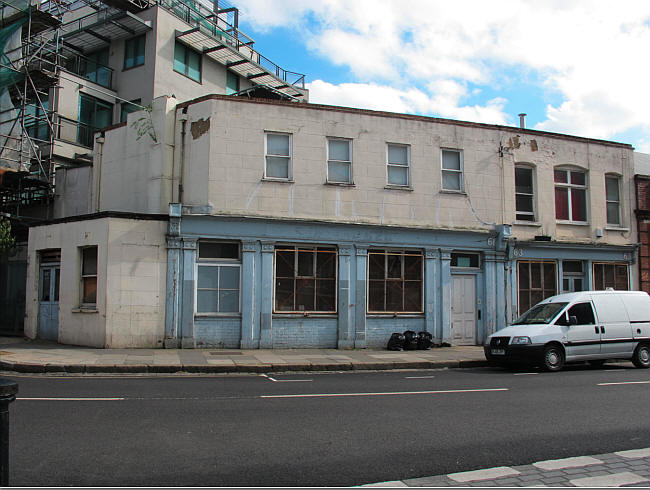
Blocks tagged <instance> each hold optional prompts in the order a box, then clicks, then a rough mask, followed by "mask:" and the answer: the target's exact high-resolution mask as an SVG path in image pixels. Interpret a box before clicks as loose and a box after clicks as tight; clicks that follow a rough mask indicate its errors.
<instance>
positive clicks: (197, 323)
mask: <svg viewBox="0 0 650 490" xmlns="http://www.w3.org/2000/svg"><path fill="white" fill-rule="evenodd" d="M194 339H195V340H196V346H197V347H198V348H202V347H215V348H219V349H239V340H240V339H241V320H240V319H239V318H197V319H195V320H194Z"/></svg>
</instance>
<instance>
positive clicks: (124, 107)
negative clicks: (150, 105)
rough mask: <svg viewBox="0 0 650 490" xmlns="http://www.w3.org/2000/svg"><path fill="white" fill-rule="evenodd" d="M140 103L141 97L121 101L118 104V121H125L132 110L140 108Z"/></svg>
mask: <svg viewBox="0 0 650 490" xmlns="http://www.w3.org/2000/svg"><path fill="white" fill-rule="evenodd" d="M141 104H142V100H141V99H133V100H132V101H130V102H126V101H124V102H122V103H121V104H120V122H126V118H127V116H128V115H129V114H131V113H132V112H136V111H139V110H140V108H141V107H140V106H141Z"/></svg>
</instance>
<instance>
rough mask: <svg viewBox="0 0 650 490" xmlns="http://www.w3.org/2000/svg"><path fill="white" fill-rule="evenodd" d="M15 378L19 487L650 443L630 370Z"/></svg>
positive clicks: (312, 471) (440, 466)
mask: <svg viewBox="0 0 650 490" xmlns="http://www.w3.org/2000/svg"><path fill="white" fill-rule="evenodd" d="M12 379H14V380H16V381H18V383H19V390H20V391H19V395H18V396H19V398H18V399H17V400H16V401H15V402H14V403H12V404H11V407H10V413H11V437H10V457H11V459H10V480H9V483H10V484H11V485H16V486H35V485H47V486H66V485H75V486H176V485H183V486H195V485H204V486H348V485H358V484H363V483H371V482H378V481H387V480H400V479H406V478H415V477H421V476H430V475H437V474H443V473H450V472H456V471H466V470H472V469H477V468H485V467H493V466H500V465H521V464H528V463H531V462H533V461H538V460H544V459H555V458H564V457H571V456H580V455H589V454H600V453H607V452H612V451H618V450H625V449H636V448H641V447H648V445H650V444H649V442H650V417H649V416H648V414H649V413H650V412H649V411H648V407H649V406H650V370H641V369H634V368H633V367H632V365H631V364H629V363H620V364H612V365H605V367H604V368H601V369H593V368H590V367H587V366H577V367H571V368H568V369H567V370H565V371H562V372H559V373H539V372H536V371H533V372H530V373H529V372H525V371H511V370H505V369H500V368H476V369H455V370H429V371H417V372H415V371H392V372H361V373H350V372H347V373H322V374H321V373H306V374H303V373H300V374H298V373H294V374H286V375H273V376H270V377H269V376H261V375H240V376H232V375H231V376H210V377H208V376H203V377H99V376H94V377H88V376H87V377H33V376H16V377H13V378H12Z"/></svg>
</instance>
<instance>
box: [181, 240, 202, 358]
mask: <svg viewBox="0 0 650 490" xmlns="http://www.w3.org/2000/svg"><path fill="white" fill-rule="evenodd" d="M197 244H198V241H197V239H196V238H183V245H182V246H183V249H182V255H183V257H182V260H183V271H182V281H183V282H182V284H183V291H182V293H181V298H182V300H181V329H180V337H181V347H182V348H183V349H193V348H194V347H196V343H195V340H194V291H195V286H196V277H195V276H194V271H195V267H194V265H195V264H196V253H197Z"/></svg>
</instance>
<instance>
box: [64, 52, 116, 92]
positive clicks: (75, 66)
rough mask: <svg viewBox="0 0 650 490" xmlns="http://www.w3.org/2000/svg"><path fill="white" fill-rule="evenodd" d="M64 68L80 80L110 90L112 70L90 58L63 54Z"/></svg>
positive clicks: (67, 53) (69, 53)
mask: <svg viewBox="0 0 650 490" xmlns="http://www.w3.org/2000/svg"><path fill="white" fill-rule="evenodd" d="M64 56H65V68H66V70H68V71H69V72H71V73H74V74H75V75H79V76H80V77H81V78H85V79H86V80H89V81H91V82H94V83H96V84H98V85H101V86H102V87H106V88H109V89H110V88H112V85H113V69H112V68H109V67H108V66H106V65H104V64H102V63H99V62H97V61H95V60H93V59H91V58H87V57H85V56H82V55H80V54H75V53H72V52H70V51H66V52H64Z"/></svg>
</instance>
